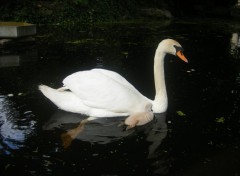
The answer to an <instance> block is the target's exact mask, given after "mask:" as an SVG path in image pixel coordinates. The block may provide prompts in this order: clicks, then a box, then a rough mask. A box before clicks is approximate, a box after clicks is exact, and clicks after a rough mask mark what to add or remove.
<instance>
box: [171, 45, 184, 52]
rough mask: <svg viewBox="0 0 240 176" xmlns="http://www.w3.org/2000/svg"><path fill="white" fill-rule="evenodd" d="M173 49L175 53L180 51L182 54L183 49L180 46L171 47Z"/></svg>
mask: <svg viewBox="0 0 240 176" xmlns="http://www.w3.org/2000/svg"><path fill="white" fill-rule="evenodd" d="M173 47H174V48H175V49H176V53H177V52H178V51H180V52H181V54H183V53H182V52H183V48H182V47H181V46H176V45H173Z"/></svg>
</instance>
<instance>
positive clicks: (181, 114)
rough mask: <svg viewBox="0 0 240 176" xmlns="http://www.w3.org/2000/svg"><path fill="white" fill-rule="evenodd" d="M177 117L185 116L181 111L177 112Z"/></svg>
mask: <svg viewBox="0 0 240 176" xmlns="http://www.w3.org/2000/svg"><path fill="white" fill-rule="evenodd" d="M177 115H179V116H186V114H185V113H183V112H182V111H177Z"/></svg>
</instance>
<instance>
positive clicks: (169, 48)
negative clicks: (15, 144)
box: [157, 39, 188, 62]
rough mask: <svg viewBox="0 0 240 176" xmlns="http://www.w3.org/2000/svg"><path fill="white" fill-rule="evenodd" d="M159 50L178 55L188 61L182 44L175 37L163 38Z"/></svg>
mask: <svg viewBox="0 0 240 176" xmlns="http://www.w3.org/2000/svg"><path fill="white" fill-rule="evenodd" d="M157 51H158V52H163V53H168V54H172V55H174V56H178V57H179V58H180V59H181V60H183V61H184V62H188V60H187V59H186V57H185V56H184V55H183V48H182V46H181V45H180V44H179V43H178V42H177V41H176V40H173V39H165V40H162V41H161V42H160V43H159V45H158V48H157Z"/></svg>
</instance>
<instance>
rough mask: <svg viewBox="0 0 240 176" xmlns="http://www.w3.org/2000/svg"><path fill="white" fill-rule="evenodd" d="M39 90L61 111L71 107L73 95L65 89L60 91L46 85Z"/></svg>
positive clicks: (40, 86)
mask: <svg viewBox="0 0 240 176" xmlns="http://www.w3.org/2000/svg"><path fill="white" fill-rule="evenodd" d="M38 88H39V90H40V91H41V92H42V93H43V95H44V96H45V97H47V98H48V99H49V100H50V101H51V102H53V103H54V104H55V105H56V106H58V107H59V108H60V109H63V110H65V108H64V107H66V106H67V104H69V105H68V106H71V103H69V101H68V100H69V99H70V98H71V95H69V94H71V93H70V92H68V91H64V90H65V87H64V88H60V89H53V88H51V87H49V86H46V85H39V86H38Z"/></svg>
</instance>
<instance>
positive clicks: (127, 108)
mask: <svg viewBox="0 0 240 176" xmlns="http://www.w3.org/2000/svg"><path fill="white" fill-rule="evenodd" d="M182 51H183V49H182V46H181V45H180V44H179V43H178V42H177V41H175V40H172V39H165V40H162V41H161V42H160V43H159V45H158V47H157V50H156V53H155V57H154V81H155V90H156V94H155V99H154V100H150V99H149V98H147V97H145V96H144V95H142V94H141V93H140V92H139V91H138V90H137V89H136V88H135V87H134V86H133V85H131V84H130V83H129V82H128V81H127V80H126V79H125V78H123V77H122V76H121V75H119V74H118V73H116V72H113V71H109V70H105V69H92V70H88V71H80V72H76V73H73V74H71V75H69V76H67V77H66V78H65V79H64V80H63V87H61V88H59V89H53V88H50V87H48V86H46V85H40V86H39V89H40V91H41V92H42V93H43V94H44V95H45V96H46V97H47V98H48V99H50V100H51V101H52V102H53V103H54V104H55V105H56V106H58V107H59V108H60V109H62V110H65V111H69V112H73V113H81V114H85V115H87V116H89V118H88V119H87V120H93V119H96V118H100V117H116V116H129V117H128V118H127V119H126V120H125V124H126V125H129V126H130V127H134V126H135V125H143V124H146V123H147V122H149V121H151V120H152V119H153V116H154V115H153V113H161V112H164V111H166V109H167V106H168V98H167V92H166V86H165V77H164V58H165V55H166V54H172V55H175V56H178V57H179V58H180V59H182V60H183V61H185V62H188V60H187V59H186V58H185V56H184V55H183V53H182Z"/></svg>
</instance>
